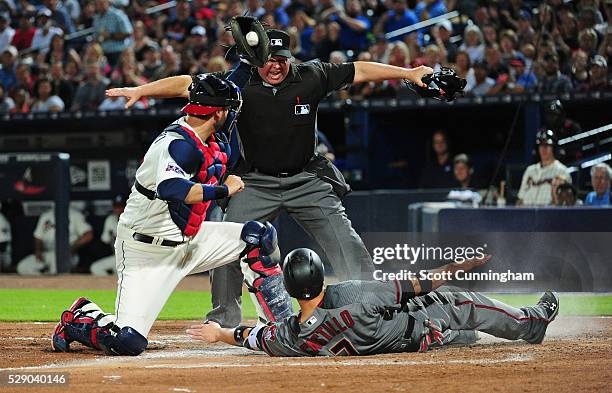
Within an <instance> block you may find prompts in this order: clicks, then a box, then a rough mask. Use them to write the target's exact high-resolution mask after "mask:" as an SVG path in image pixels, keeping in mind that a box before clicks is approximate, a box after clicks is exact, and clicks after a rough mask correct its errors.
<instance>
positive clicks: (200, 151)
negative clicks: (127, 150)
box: [52, 74, 292, 355]
mask: <svg viewBox="0 0 612 393" xmlns="http://www.w3.org/2000/svg"><path fill="white" fill-rule="evenodd" d="M241 105H242V97H241V95H240V90H239V89H238V87H236V85H235V84H234V83H232V82H230V81H226V80H223V79H221V78H219V77H217V76H214V75H210V74H209V75H202V77H201V78H198V79H196V80H194V82H193V84H192V85H191V87H190V93H189V104H187V105H186V106H185V107H184V108H183V112H185V113H187V115H186V116H185V117H182V118H180V119H179V120H178V121H176V122H175V123H173V124H171V125H170V126H169V127H167V128H166V129H165V130H164V132H162V133H161V134H160V135H159V136H158V137H157V139H155V141H154V142H153V144H152V145H151V147H150V148H149V150H148V151H147V153H146V155H145V157H144V161H143V163H142V165H141V166H140V167H139V168H138V171H137V172H136V181H135V184H134V186H133V187H132V191H131V194H130V196H129V198H128V201H127V205H126V207H125V210H124V212H123V214H121V217H120V218H119V224H118V226H117V240H116V241H115V255H116V262H117V275H118V288H117V298H116V304H115V314H114V315H111V314H105V313H104V312H102V310H101V309H100V308H99V307H98V306H97V305H96V304H95V303H92V302H91V301H89V300H88V299H85V298H79V299H77V300H76V301H75V302H74V303H73V305H72V306H71V307H70V309H69V310H67V311H64V313H63V314H62V317H61V320H60V322H59V323H58V324H57V326H56V328H55V330H54V333H53V340H52V347H53V349H54V350H55V351H61V352H66V351H68V350H69V345H70V343H71V342H72V341H78V342H80V343H82V344H84V345H86V346H89V347H92V348H96V349H102V350H104V351H105V353H107V354H114V355H138V354H140V353H141V352H142V351H144V350H145V349H146V347H147V343H148V341H147V335H148V333H149V330H150V329H151V326H152V325H153V322H154V321H155V320H156V319H157V316H158V314H159V312H160V311H161V309H162V307H163V306H164V304H165V303H166V301H167V300H168V297H169V296H170V294H171V293H172V291H174V288H175V287H176V285H177V284H178V283H179V281H181V280H182V279H183V277H185V276H187V275H189V274H194V273H200V272H204V271H207V270H210V269H213V268H215V267H218V266H221V265H224V264H227V263H230V262H232V261H235V260H236V259H239V260H242V262H244V263H243V267H244V269H243V272H244V274H245V282H246V283H247V285H248V286H249V288H250V289H251V292H252V293H253V294H254V295H255V298H256V300H257V302H256V307H257V311H258V313H259V316H260V318H261V319H263V320H266V321H274V320H280V319H282V318H284V317H286V316H289V315H290V314H291V312H292V307H291V299H290V298H289V295H288V294H287V293H286V292H285V291H284V290H283V289H282V288H283V286H282V272H281V269H280V266H279V265H278V264H277V263H274V262H273V261H272V260H271V259H270V258H269V257H268V255H270V254H271V253H272V252H274V250H275V249H276V248H277V239H276V230H275V229H274V227H273V226H272V225H270V224H269V223H266V224H265V225H264V224H261V223H259V222H256V221H248V222H246V223H244V224H239V223H228V222H210V221H205V218H206V217H205V215H206V211H207V208H208V206H209V205H210V203H211V201H212V200H214V199H219V198H224V197H227V196H231V195H233V194H235V193H237V192H240V191H242V189H243V187H244V184H243V182H242V180H241V179H240V178H239V177H237V176H232V175H230V176H228V177H227V179H226V180H225V183H224V184H222V179H223V176H224V174H225V169H226V168H225V165H226V163H227V161H228V158H229V156H230V155H231V149H230V147H229V135H227V134H225V133H224V132H223V131H222V130H224V129H226V130H231V129H232V125H231V124H230V125H228V124H229V123H228V124H226V121H227V120H228V119H229V122H230V123H233V121H234V120H235V117H236V116H237V113H238V112H239V111H240V107H241ZM230 111H231V112H233V113H232V116H231V117H229V116H228V113H229V112H230Z"/></svg>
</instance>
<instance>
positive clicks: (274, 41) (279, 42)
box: [270, 38, 283, 46]
mask: <svg viewBox="0 0 612 393" xmlns="http://www.w3.org/2000/svg"><path fill="white" fill-rule="evenodd" d="M270 45H271V46H283V39H282V38H271V39H270Z"/></svg>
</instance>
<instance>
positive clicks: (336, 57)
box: [329, 50, 348, 64]
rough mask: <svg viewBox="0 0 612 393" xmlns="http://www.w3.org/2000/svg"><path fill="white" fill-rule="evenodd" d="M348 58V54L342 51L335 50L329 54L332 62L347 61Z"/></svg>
mask: <svg viewBox="0 0 612 393" xmlns="http://www.w3.org/2000/svg"><path fill="white" fill-rule="evenodd" d="M347 60H348V59H347V58H346V55H345V54H344V52H342V51H339V50H335V51H333V52H332V53H330V54H329V62H330V63H332V64H342V63H346V61H347Z"/></svg>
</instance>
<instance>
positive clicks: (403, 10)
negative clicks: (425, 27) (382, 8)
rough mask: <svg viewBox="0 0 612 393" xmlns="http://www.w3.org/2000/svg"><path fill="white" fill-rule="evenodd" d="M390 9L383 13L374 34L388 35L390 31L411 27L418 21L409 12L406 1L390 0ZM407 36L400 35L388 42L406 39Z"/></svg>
mask: <svg viewBox="0 0 612 393" xmlns="http://www.w3.org/2000/svg"><path fill="white" fill-rule="evenodd" d="M390 3H391V5H392V9H391V10H389V11H387V12H386V13H384V14H383V15H382V16H381V17H380V19H379V20H378V23H377V24H376V27H375V28H374V32H375V33H376V34H381V33H390V32H392V31H396V30H399V29H401V28H403V27H408V26H412V25H413V24H415V23H417V22H418V21H419V18H418V17H417V16H416V14H415V13H414V12H413V11H411V10H409V9H408V7H407V5H406V0H390ZM406 35H407V34H402V35H399V36H396V37H393V38H391V39H389V41H391V42H394V41H401V40H403V39H404V38H405V37H406Z"/></svg>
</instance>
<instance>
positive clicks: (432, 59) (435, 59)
mask: <svg viewBox="0 0 612 393" xmlns="http://www.w3.org/2000/svg"><path fill="white" fill-rule="evenodd" d="M424 54H425V56H424V58H423V60H424V61H423V64H424V65H426V66H428V67H431V68H433V70H434V72H438V71H440V69H441V64H440V61H441V57H442V56H441V54H440V48H439V47H438V45H436V44H431V45H427V47H425V53H424Z"/></svg>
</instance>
